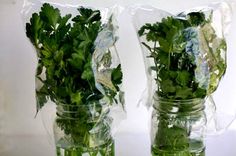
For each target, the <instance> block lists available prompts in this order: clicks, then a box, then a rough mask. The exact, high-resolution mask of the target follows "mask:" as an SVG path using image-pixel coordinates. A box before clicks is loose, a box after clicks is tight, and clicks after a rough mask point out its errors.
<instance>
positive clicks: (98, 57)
mask: <svg viewBox="0 0 236 156" xmlns="http://www.w3.org/2000/svg"><path fill="white" fill-rule="evenodd" d="M44 3H49V4H50V5H52V6H53V7H55V8H58V9H59V10H60V12H61V15H62V16H64V15H67V14H72V17H75V16H76V15H78V10H77V9H78V8H80V7H83V8H89V9H93V10H99V11H100V14H101V22H102V26H101V28H102V31H100V32H99V34H98V36H97V39H96V40H95V42H94V43H93V44H94V49H95V50H94V54H93V56H92V57H93V58H92V62H91V66H92V68H93V71H94V73H93V74H94V76H95V80H96V87H97V88H98V90H99V91H101V93H103V94H105V91H104V88H106V87H108V88H109V87H111V86H112V85H111V83H112V82H111V81H112V80H111V74H112V73H111V71H112V70H113V69H114V68H116V67H117V66H118V65H120V59H119V55H118V52H117V50H116V45H115V44H116V41H117V40H118V35H117V31H118V26H117V25H116V18H117V16H118V15H119V13H120V11H121V9H122V8H121V7H119V6H118V5H115V4H110V5H104V7H100V6H99V7H97V5H96V3H92V2H90V3H86V2H81V3H80V2H79V3H78V4H76V5H71V4H60V3H51V2H49V1H40V0H25V1H24V6H23V9H22V18H23V23H24V24H25V23H27V22H29V20H30V17H31V16H32V14H33V13H39V11H40V9H41V7H42V5H43V4H44ZM69 22H70V21H69ZM24 26H25V25H24ZM108 54H109V55H108ZM106 56H109V57H106ZM105 57H106V60H104V58H105ZM100 61H101V62H100ZM102 61H104V62H103V63H104V64H102ZM105 61H107V62H105ZM105 63H109V65H107V64H105ZM106 65H107V66H106ZM97 67H99V70H98V68H97ZM121 71H122V69H121ZM40 77H41V79H42V80H45V78H46V77H45V74H42V75H40ZM101 80H102V83H101ZM101 84H102V85H101ZM41 87H42V83H41V81H40V80H39V79H36V90H39V89H40V88H41ZM112 87H113V88H112V89H113V90H114V91H117V88H114V86H112ZM118 88H119V92H118V95H117V96H116V97H115V99H117V100H116V103H114V104H113V105H112V106H110V113H109V116H111V117H112V119H113V122H112V125H111V128H112V129H113V131H112V133H113V134H114V133H115V132H116V130H117V127H118V124H119V123H120V122H121V121H122V120H123V119H124V118H126V113H125V111H124V91H123V87H122V83H121V84H119V86H118ZM109 89H111V88H109ZM48 99H49V98H48ZM103 100H105V101H107V100H108V99H103ZM107 102H108V101H107ZM47 103H48V104H46V105H45V107H44V108H43V109H42V111H41V115H42V118H43V121H44V125H45V127H46V130H48V131H49V134H50V136H51V137H52V134H53V130H52V126H51V125H52V123H53V120H54V117H55V114H56V113H55V112H48V110H50V111H52V110H54V111H55V108H54V107H55V105H53V104H54V103H53V102H52V101H51V100H48V102H47ZM52 103H53V104H52ZM47 107H48V108H47ZM46 109H48V110H46ZM53 115H54V117H52V116H53ZM49 119H50V120H51V121H48V120H49ZM51 140H53V139H51ZM50 142H51V141H50Z"/></svg>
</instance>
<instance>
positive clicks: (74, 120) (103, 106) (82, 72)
mask: <svg viewBox="0 0 236 156" xmlns="http://www.w3.org/2000/svg"><path fill="white" fill-rule="evenodd" d="M77 10H78V11H77V15H76V16H75V17H73V18H72V14H67V15H65V16H62V15H61V13H60V10H59V9H58V8H56V7H54V6H53V5H51V4H49V3H44V4H43V5H42V7H41V10H40V12H39V13H37V12H36V13H33V14H32V17H31V19H30V22H29V23H27V24H26V34H27V37H28V38H29V39H30V41H31V43H32V44H33V45H34V47H35V49H36V51H37V57H38V67H37V72H36V79H37V81H38V82H39V83H38V84H39V86H38V87H37V89H36V97H37V110H38V111H39V110H40V109H41V108H42V107H43V106H44V105H45V104H46V103H47V102H48V101H49V100H50V101H52V102H54V103H55V104H56V106H57V108H56V110H57V112H56V116H57V117H56V119H55V122H54V126H53V127H54V138H55V144H56V149H57V156H88V155H89V156H113V155H114V153H115V152H114V140H113V137H112V133H111V125H112V121H113V119H112V117H111V116H110V115H109V113H110V109H111V108H112V107H113V106H114V105H118V104H120V100H121V99H122V98H123V92H122V91H121V90H120V85H121V83H122V71H121V66H120V64H119V63H117V62H116V64H115V65H114V63H113V62H112V59H114V58H112V56H115V55H112V54H111V53H116V51H112V50H111V49H114V48H112V47H114V46H115V42H116V37H113V36H115V34H113V32H115V30H114V29H113V28H116V27H115V26H113V21H112V20H113V17H114V16H113V15H111V16H110V17H109V19H107V20H106V22H105V23H104V21H103V20H102V17H101V11H100V10H95V9H91V8H85V7H79V8H78V9H77ZM104 32H106V33H107V32H108V33H109V35H110V36H109V38H106V37H107V36H106V35H105V36H104V35H103V34H106V33H104ZM99 38H102V39H103V40H104V41H109V43H111V44H109V45H108V44H107V43H106V42H105V43H104V42H102V41H101V40H100V39H99ZM100 44H102V45H103V49H102V50H103V51H101V49H99V48H97V47H99V45H100ZM101 52H102V53H101ZM98 53H99V54H98ZM95 54H96V55H99V56H100V57H101V60H100V62H98V64H99V65H100V66H98V65H97V66H96V67H99V70H100V71H99V72H100V73H99V74H100V75H99V76H97V73H98V72H96V71H97V70H98V68H94V66H93V64H94V62H95V61H94V60H96V58H95V59H94V57H95V56H94V55H95ZM105 62H108V64H109V66H105V65H104V64H105ZM105 67H106V68H105ZM97 78H100V79H99V80H100V81H98V79H97ZM107 84H109V85H107ZM101 86H102V87H101ZM122 102H123V100H122Z"/></svg>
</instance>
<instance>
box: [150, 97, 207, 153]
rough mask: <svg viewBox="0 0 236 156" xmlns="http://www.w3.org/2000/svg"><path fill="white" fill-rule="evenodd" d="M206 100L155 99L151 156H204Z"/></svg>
mask: <svg viewBox="0 0 236 156" xmlns="http://www.w3.org/2000/svg"><path fill="white" fill-rule="evenodd" d="M204 103H205V99H199V98H195V99H188V100H170V99H165V98H161V97H157V96H155V97H154V104H153V108H154V109H153V113H152V130H151V137H152V155H153V156H204V155H205V145H204V131H205V127H206V115H205V112H204V108H205V106H204Z"/></svg>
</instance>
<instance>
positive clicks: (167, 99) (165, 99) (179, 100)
mask: <svg viewBox="0 0 236 156" xmlns="http://www.w3.org/2000/svg"><path fill="white" fill-rule="evenodd" d="M207 98H208V96H206V97H204V98H189V99H170V98H164V97H161V96H158V95H157V94H155V95H154V98H153V99H154V100H155V101H162V102H176V103H179V102H181V103H190V102H193V101H205V100H206V99H207Z"/></svg>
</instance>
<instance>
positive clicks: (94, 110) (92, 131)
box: [53, 102, 114, 156]
mask: <svg viewBox="0 0 236 156" xmlns="http://www.w3.org/2000/svg"><path fill="white" fill-rule="evenodd" d="M108 113H109V106H108V105H107V104H102V103H101V102H93V103H90V104H88V105H78V106H75V105H67V104H58V105H57V117H56V119H55V121H54V128H53V130H54V138H55V143H56V149H57V156H114V140H113V138H112V135H111V127H110V126H111V123H112V119H111V117H109V115H108Z"/></svg>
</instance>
